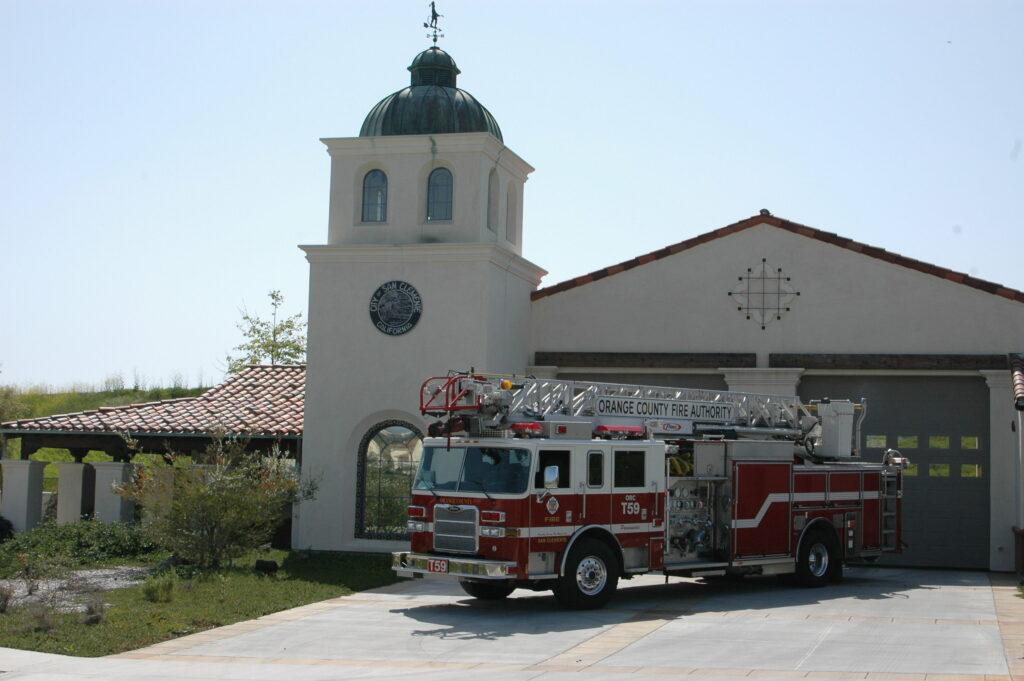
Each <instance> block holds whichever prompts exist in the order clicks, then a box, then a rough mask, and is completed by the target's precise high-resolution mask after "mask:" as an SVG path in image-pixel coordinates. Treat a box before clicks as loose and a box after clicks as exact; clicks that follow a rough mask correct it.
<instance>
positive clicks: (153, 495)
mask: <svg viewBox="0 0 1024 681" xmlns="http://www.w3.org/2000/svg"><path fill="white" fill-rule="evenodd" d="M248 445H249V443H248V442H247V441H246V440H245V439H242V438H236V437H226V436H225V434H224V432H223V431H222V430H221V431H218V432H215V433H213V437H212V440H211V442H210V444H209V446H207V448H206V450H205V451H204V452H203V453H202V454H199V455H197V456H195V461H196V463H198V464H200V465H198V466H193V465H173V463H172V465H170V466H151V467H145V466H139V467H138V468H137V469H136V470H135V473H134V475H133V477H132V479H131V481H129V482H127V483H125V484H124V485H122V486H121V487H119V488H118V489H117V492H118V494H120V495H121V496H123V497H125V498H127V499H130V500H131V501H133V502H135V503H136V504H138V505H140V506H141V507H142V509H143V520H142V530H143V533H144V534H145V535H146V537H147V538H148V539H149V540H150V541H152V542H153V543H154V544H156V545H158V546H161V547H162V548H165V549H167V550H169V551H172V552H173V553H174V555H176V556H178V557H179V558H182V559H184V560H186V561H188V562H189V563H191V564H193V565H195V566H197V567H199V568H217V567H221V566H223V565H225V564H230V563H231V562H232V561H233V560H235V559H237V558H239V557H241V556H243V555H245V554H246V553H248V552H249V551H252V550H254V549H256V548H258V547H260V546H261V545H263V544H265V543H266V542H268V541H270V539H271V537H272V536H273V533H274V531H275V530H276V529H277V527H278V526H279V525H280V523H281V521H282V520H283V519H284V518H285V517H286V516H287V513H288V512H289V511H290V510H291V506H292V504H293V503H295V502H297V501H305V500H307V499H312V498H313V497H314V496H315V495H316V489H317V483H316V481H306V482H302V481H300V479H299V475H298V470H297V468H296V467H295V465H294V464H295V462H294V461H293V460H290V459H287V458H285V456H284V455H283V454H282V453H281V452H280V451H279V450H277V449H276V447H275V448H274V449H273V450H272V451H270V452H262V451H253V450H251V449H250V448H249V446H248Z"/></svg>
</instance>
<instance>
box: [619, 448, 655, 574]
mask: <svg viewBox="0 0 1024 681" xmlns="http://www.w3.org/2000/svg"><path fill="white" fill-rule="evenodd" d="M664 459H665V454H664V447H651V446H650V445H639V444H638V445H634V446H629V445H628V444H627V443H622V444H619V445H615V446H613V447H612V509H611V516H612V531H613V532H614V533H615V536H616V537H618V539H619V544H621V546H622V553H623V561H624V563H625V567H626V570H630V569H636V570H640V569H644V568H648V569H650V568H654V567H656V566H658V565H660V564H661V562H662V555H663V552H664V535H663V532H664V515H663V513H664V511H663V501H664V492H665V473H664V467H665V463H664Z"/></svg>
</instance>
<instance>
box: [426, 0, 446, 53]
mask: <svg viewBox="0 0 1024 681" xmlns="http://www.w3.org/2000/svg"><path fill="white" fill-rule="evenodd" d="M438 19H444V15H443V14H438V13H437V6H436V5H434V3H433V2H431V3H430V21H429V22H424V23H423V28H429V29H430V33H428V34H427V37H428V38H433V39H434V44H435V45H437V39H438V38H443V37H444V33H441V28H440V27H439V26H438V25H437V20H438Z"/></svg>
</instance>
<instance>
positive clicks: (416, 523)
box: [405, 520, 427, 532]
mask: <svg viewBox="0 0 1024 681" xmlns="http://www.w3.org/2000/svg"><path fill="white" fill-rule="evenodd" d="M405 527H406V529H407V530H409V531H410V532H423V531H424V530H425V529H426V527H427V526H426V524H425V523H424V522H423V521H422V520H410V521H409V522H407V523H406V524H405Z"/></svg>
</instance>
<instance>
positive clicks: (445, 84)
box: [359, 47, 502, 140]
mask: <svg viewBox="0 0 1024 681" xmlns="http://www.w3.org/2000/svg"><path fill="white" fill-rule="evenodd" d="M409 72H410V73H411V74H412V78H411V81H412V82H411V84H410V85H409V87H407V88H403V89H401V90H399V91H398V92H394V93H392V94H390V95H388V96H387V97H385V98H384V99H382V100H381V101H380V102H378V103H377V106H375V107H373V108H372V109H371V110H370V113H369V114H367V115H366V120H364V121H363V127H362V128H361V129H360V130H359V136H360V137H374V136H377V135H436V134H444V133H451V132H489V133H491V134H492V135H494V136H495V137H497V138H498V139H499V140H501V139H502V137H501V128H499V127H498V122H497V121H496V120H494V116H492V115H491V112H490V111H488V110H487V109H486V108H485V107H484V105H483V104H481V103H480V102H478V101H477V100H476V98H475V97H474V96H473V95H471V94H469V93H468V92H466V91H465V90H460V89H459V88H458V87H456V79H457V77H458V75H459V73H461V71H459V67H458V66H456V65H455V60H454V59H452V58H451V55H449V54H448V53H447V52H445V51H444V50H442V49H441V48H439V47H431V48H429V49H426V50H424V51H422V52H420V53H419V54H418V55H416V57H415V58H414V59H413V60H412V64H410V65H409Z"/></svg>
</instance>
